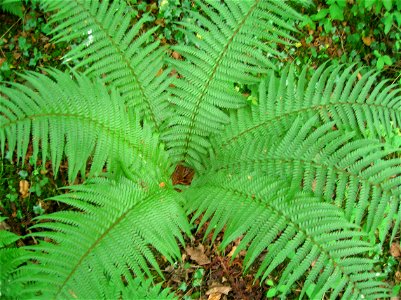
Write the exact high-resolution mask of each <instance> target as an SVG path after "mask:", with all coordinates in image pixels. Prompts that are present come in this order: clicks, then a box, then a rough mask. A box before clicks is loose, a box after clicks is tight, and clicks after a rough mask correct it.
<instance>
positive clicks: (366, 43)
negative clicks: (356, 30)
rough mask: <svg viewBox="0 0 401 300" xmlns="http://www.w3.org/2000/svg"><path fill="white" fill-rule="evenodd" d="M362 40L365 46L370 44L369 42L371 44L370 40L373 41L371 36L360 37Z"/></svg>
mask: <svg viewBox="0 0 401 300" xmlns="http://www.w3.org/2000/svg"><path fill="white" fill-rule="evenodd" d="M362 42H363V43H364V44H365V45H366V46H370V44H372V42H373V37H371V36H365V37H362Z"/></svg>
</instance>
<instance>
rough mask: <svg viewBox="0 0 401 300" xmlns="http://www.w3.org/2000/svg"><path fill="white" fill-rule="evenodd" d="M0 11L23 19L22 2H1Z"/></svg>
mask: <svg viewBox="0 0 401 300" xmlns="http://www.w3.org/2000/svg"><path fill="white" fill-rule="evenodd" d="M0 9H1V10H3V11H5V12H8V13H10V14H13V15H15V16H17V17H20V18H22V17H23V11H22V0H0Z"/></svg>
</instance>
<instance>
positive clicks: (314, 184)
mask: <svg viewBox="0 0 401 300" xmlns="http://www.w3.org/2000/svg"><path fill="white" fill-rule="evenodd" d="M316 183H317V180H316V178H315V179H313V181H312V191H313V192H314V191H315V190H316Z"/></svg>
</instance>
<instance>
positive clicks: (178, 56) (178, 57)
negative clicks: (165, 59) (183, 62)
mask: <svg viewBox="0 0 401 300" xmlns="http://www.w3.org/2000/svg"><path fill="white" fill-rule="evenodd" d="M171 56H172V57H173V58H174V59H181V58H182V57H181V55H180V54H179V53H178V52H177V51H173V53H172V54H171Z"/></svg>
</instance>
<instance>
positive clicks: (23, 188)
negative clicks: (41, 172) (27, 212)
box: [19, 180, 29, 198]
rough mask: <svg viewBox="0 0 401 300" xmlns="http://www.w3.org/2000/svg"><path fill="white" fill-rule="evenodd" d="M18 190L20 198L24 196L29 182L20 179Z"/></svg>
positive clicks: (26, 193) (27, 190)
mask: <svg viewBox="0 0 401 300" xmlns="http://www.w3.org/2000/svg"><path fill="white" fill-rule="evenodd" d="M19 192H20V194H21V197H22V198H26V197H28V195H29V182H28V181H26V180H21V181H20V182H19Z"/></svg>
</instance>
